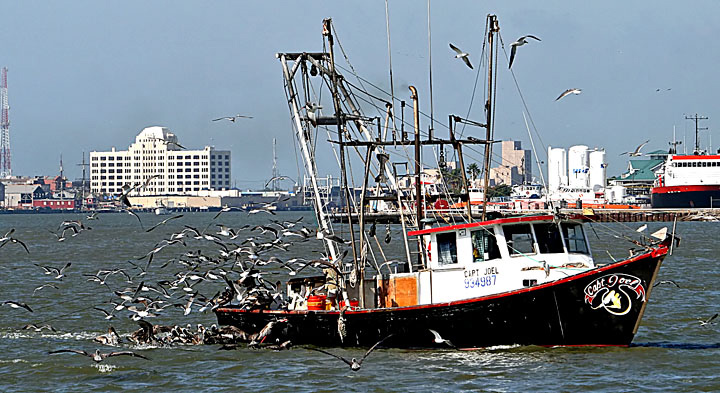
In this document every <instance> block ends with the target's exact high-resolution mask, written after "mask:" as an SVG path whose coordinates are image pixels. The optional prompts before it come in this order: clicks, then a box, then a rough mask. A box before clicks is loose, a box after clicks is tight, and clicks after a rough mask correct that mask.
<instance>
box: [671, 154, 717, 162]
mask: <svg viewBox="0 0 720 393" xmlns="http://www.w3.org/2000/svg"><path fill="white" fill-rule="evenodd" d="M672 159H673V160H702V161H707V160H720V155H712V156H672Z"/></svg>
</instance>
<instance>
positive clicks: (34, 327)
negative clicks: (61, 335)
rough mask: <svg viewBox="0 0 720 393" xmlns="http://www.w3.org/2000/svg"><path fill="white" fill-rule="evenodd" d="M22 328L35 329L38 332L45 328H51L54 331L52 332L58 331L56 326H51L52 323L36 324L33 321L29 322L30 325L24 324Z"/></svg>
mask: <svg viewBox="0 0 720 393" xmlns="http://www.w3.org/2000/svg"><path fill="white" fill-rule="evenodd" d="M22 329H23V330H34V331H36V332H41V331H42V330H43V329H47V330H50V331H52V332H57V329H55V328H54V327H52V326H50V325H48V324H45V325H41V326H38V325H36V324H34V323H31V324H29V325H25V326H23V327H22Z"/></svg>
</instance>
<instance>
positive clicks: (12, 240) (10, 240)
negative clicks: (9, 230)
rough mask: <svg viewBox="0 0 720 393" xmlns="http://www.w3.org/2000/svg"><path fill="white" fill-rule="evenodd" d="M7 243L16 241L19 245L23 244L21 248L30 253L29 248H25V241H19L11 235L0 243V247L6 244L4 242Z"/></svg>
mask: <svg viewBox="0 0 720 393" xmlns="http://www.w3.org/2000/svg"><path fill="white" fill-rule="evenodd" d="M8 243H18V244H20V245H21V246H23V248H24V249H25V252H27V253H28V254H30V250H28V248H27V246H26V245H25V243H23V242H21V241H20V240H18V239H15V238H14V237H11V238H9V239H8V240H6V241H5V242H4V243H2V244H0V248H2V247H3V246H4V245H6V244H8Z"/></svg>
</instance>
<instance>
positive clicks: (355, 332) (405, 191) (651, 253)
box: [215, 15, 674, 348]
mask: <svg viewBox="0 0 720 393" xmlns="http://www.w3.org/2000/svg"><path fill="white" fill-rule="evenodd" d="M487 25H488V28H487V30H486V31H488V35H487V37H486V38H487V48H488V49H487V50H488V51H489V53H488V56H487V58H488V59H491V60H492V59H493V58H494V57H495V56H494V55H493V53H494V51H496V50H497V42H498V40H497V34H498V33H499V24H498V21H497V18H496V17H495V16H494V15H488V18H487ZM333 32H334V30H333V26H332V23H331V20H329V19H328V20H325V21H324V22H323V39H324V43H323V44H324V45H323V47H324V48H327V49H328V51H327V52H299V53H278V54H277V57H278V59H279V60H280V62H281V65H282V69H283V75H284V77H285V82H286V83H285V88H286V93H287V97H288V105H289V108H290V111H291V116H292V120H293V125H294V129H295V134H296V138H297V141H298V144H299V147H300V151H301V152H302V155H303V162H304V165H305V171H306V173H307V176H308V177H309V179H310V184H311V188H312V190H311V191H312V198H313V202H314V207H315V213H316V219H317V225H318V228H317V233H318V238H319V239H322V241H323V244H324V246H325V251H326V255H327V256H326V257H324V258H320V259H315V260H312V259H310V258H308V259H309V260H306V262H305V265H306V266H312V267H319V268H320V269H321V274H319V275H318V274H315V275H310V276H303V277H300V276H297V277H292V278H291V279H289V280H288V281H287V283H286V285H285V286H284V288H285V289H284V290H283V292H284V293H283V295H284V297H285V301H281V302H272V303H264V304H258V303H257V302H239V300H241V299H240V298H241V297H242V296H243V295H242V293H241V292H244V293H247V292H248V291H247V289H248V288H249V286H248V282H249V279H248V277H251V276H253V275H254V276H257V274H254V272H253V271H252V269H250V270H247V271H246V272H245V273H244V274H243V277H242V278H241V279H240V280H237V281H236V282H233V283H230V284H231V286H234V287H236V289H235V291H234V293H233V295H234V296H233V299H234V300H233V302H229V303H227V304H223V305H221V306H219V307H217V308H215V313H216V316H217V319H218V322H219V324H221V325H232V326H235V327H237V328H239V329H241V330H242V331H244V332H248V333H254V332H259V331H260V330H261V329H263V328H264V327H267V326H269V325H270V324H271V323H272V322H273V321H276V322H277V323H278V325H282V328H278V329H277V330H276V331H275V333H274V334H275V335H276V338H277V339H280V337H282V340H291V341H292V342H293V343H294V344H312V345H318V346H371V345H373V344H375V343H376V342H378V341H379V340H381V339H383V338H386V337H388V336H389V338H388V339H386V340H385V341H384V342H383V345H386V346H393V347H437V346H447V345H451V346H453V347H457V348H480V347H490V346H496V345H514V344H519V345H544V346H558V345H559V346H576V345H577V346H581V345H592V346H627V345H629V344H630V343H631V342H632V340H633V337H634V335H635V334H636V332H637V330H638V327H639V326H640V322H641V319H642V316H643V313H644V312H645V308H646V306H647V302H648V299H649V295H650V292H651V290H652V286H653V283H654V281H655V279H656V277H657V274H658V271H659V269H660V266H661V264H662V261H663V259H664V258H665V257H666V255H668V253H669V252H670V251H671V248H672V247H673V241H672V240H673V236H674V231H673V232H672V233H670V234H668V233H667V232H668V231H667V229H665V230H661V231H658V232H657V233H655V234H654V236H655V237H649V238H642V239H640V240H634V239H630V240H631V242H632V243H631V245H632V248H631V249H630V256H629V257H628V258H626V259H621V260H613V261H612V262H610V263H607V264H598V263H596V262H595V260H594V259H593V254H592V251H591V249H590V242H589V240H588V236H587V231H586V230H585V227H584V226H585V224H586V223H587V222H588V221H589V220H590V219H591V217H588V216H583V215H579V214H570V213H566V212H563V211H561V210H560V209H554V210H551V211H546V212H542V213H540V214H535V215H524V216H503V217H500V216H493V215H492V214H490V213H491V212H489V211H487V209H486V206H487V205H488V203H487V201H485V203H483V204H482V206H481V207H480V208H481V210H480V211H479V212H474V211H473V209H472V207H471V204H469V203H464V204H462V205H461V206H463V208H462V209H463V210H462V216H461V218H460V219H459V220H458V219H455V218H453V217H456V216H452V217H450V218H449V217H448V216H442V215H437V214H435V215H434V216H433V214H434V213H432V212H433V209H430V208H429V207H431V206H432V203H433V198H434V197H433V196H431V195H429V194H426V193H424V192H422V188H421V185H422V184H421V183H422V174H423V170H422V168H421V155H422V151H423V147H426V146H431V147H434V146H451V147H452V148H453V149H454V150H455V153H457V157H458V160H459V166H458V167H459V169H461V171H460V172H461V175H462V176H461V184H460V186H459V187H457V188H456V189H454V190H451V189H449V188H446V189H445V190H444V191H442V192H441V194H443V195H441V196H440V197H442V198H444V199H447V200H452V201H455V200H457V201H468V200H469V199H470V198H469V193H470V190H471V187H470V184H469V183H468V181H467V177H466V175H465V169H464V168H465V165H464V162H463V160H464V159H463V147H464V146H466V145H481V146H483V147H484V157H485V158H484V169H485V170H484V176H485V178H484V182H485V183H484V184H485V187H484V189H488V177H489V176H488V174H489V171H488V169H489V167H490V156H491V149H492V144H493V142H494V141H493V127H492V120H493V119H492V114H493V113H494V110H492V109H491V108H492V107H493V94H492V92H493V91H494V87H493V74H494V72H493V62H492V61H491V62H489V63H488V65H487V67H488V86H489V90H488V95H487V97H486V102H485V108H488V109H487V110H486V111H485V113H486V115H487V119H485V121H484V122H483V123H480V122H476V121H472V120H468V119H464V118H462V117H459V116H455V115H450V116H449V125H448V138H445V139H443V138H441V137H439V136H438V135H432V131H430V132H429V133H428V134H426V135H425V136H426V138H423V137H422V135H421V131H420V126H419V109H418V101H419V97H418V92H417V90H416V89H415V88H414V87H412V86H410V93H411V99H412V101H413V123H414V139H410V138H409V137H408V136H407V134H406V132H405V121H404V112H401V113H400V114H399V117H400V118H401V119H402V120H401V123H400V130H397V128H396V127H395V125H394V122H395V119H396V117H398V116H397V115H396V114H395V113H394V109H393V108H394V106H395V104H396V101H397V100H396V98H395V97H394V94H392V95H391V96H390V97H389V98H388V99H387V100H384V101H382V103H383V104H385V105H383V106H384V108H385V110H386V116H385V122H384V125H383V122H382V121H381V119H380V118H379V117H378V118H370V117H367V116H365V115H363V114H362V112H361V109H360V105H359V104H358V99H357V98H356V97H354V96H353V94H354V93H353V90H358V89H357V88H354V87H355V85H354V84H351V83H350V82H348V80H347V79H346V77H344V76H343V75H341V74H340V73H339V71H338V67H337V66H336V64H335V60H334V35H333ZM313 78H315V79H318V80H319V81H320V83H322V84H323V85H324V86H329V88H330V90H331V92H330V93H331V94H330V95H324V96H323V97H331V99H332V106H333V107H334V109H335V113H334V114H333V116H323V115H322V114H321V113H320V111H319V108H320V107H321V106H322V105H320V103H319V102H318V101H315V100H316V99H317V98H316V96H314V94H317V93H316V90H313V89H314V87H313V86H311V85H312V80H313ZM313 92H315V93H313ZM366 98H367V97H366ZM375 99H376V100H377V99H378V98H377V96H375ZM380 107H382V106H380ZM400 107H401V108H402V110H404V107H405V103H404V102H401V103H400ZM459 123H464V124H470V125H474V126H477V127H480V128H483V129H484V130H485V133H484V138H483V139H480V138H474V137H466V138H465V139H462V138H457V137H456V135H455V129H456V125H457V124H459ZM334 128H336V132H333V133H331V132H330V131H329V130H330V129H334ZM324 131H327V137H325V136H322V135H321V136H318V134H321V133H322V132H324ZM322 139H328V140H329V145H330V146H331V147H332V148H333V149H335V152H336V154H337V157H338V161H339V163H340V170H341V179H342V180H341V181H342V184H341V188H342V189H343V190H344V195H343V196H344V198H345V201H346V205H345V207H344V209H345V212H346V215H347V220H346V224H344V225H340V226H337V225H336V228H333V226H332V223H331V222H330V220H329V219H328V214H329V213H328V204H327V203H326V200H325V199H323V192H322V190H320V187H318V183H317V172H318V171H317V166H316V165H317V163H316V159H315V154H317V150H318V149H316V143H315V142H316V141H318V140H322ZM392 149H397V150H400V151H401V152H404V151H406V150H414V156H412V157H410V159H411V162H412V164H413V165H414V171H413V172H411V173H407V172H406V173H405V174H403V171H401V170H398V168H399V167H404V168H407V167H408V166H410V167H412V166H413V165H408V163H402V162H395V161H393V157H396V156H392V155H391V151H392ZM350 152H352V153H353V154H352V156H353V157H356V156H359V157H361V159H360V161H361V165H362V166H361V167H362V168H363V177H362V180H361V181H360V182H353V183H352V184H360V188H361V190H360V192H359V194H358V193H356V192H355V191H351V190H350V187H349V184H350V182H349V181H348V177H349V176H350V175H351V174H352V171H350V170H347V169H346V168H347V164H346V160H349V158H350V157H351V155H350V154H349V153H350ZM355 152H357V154H356V153H355ZM355 168H357V167H355ZM356 170H357V169H356ZM358 172H359V170H358ZM370 182H374V185H373V186H371V187H368V183H370ZM369 190H373V191H372V192H370V191H369ZM378 200H381V201H383V202H385V203H386V204H388V205H394V206H395V208H396V209H397V214H398V215H399V217H400V225H401V226H402V237H401V238H400V239H399V238H398V237H397V236H396V237H395V238H394V239H392V238H391V236H390V233H391V232H390V230H389V226H388V227H387V229H386V233H385V237H384V240H385V242H386V243H389V244H394V245H395V246H396V247H395V249H396V250H402V251H400V254H401V255H402V256H401V257H399V258H397V259H392V258H390V257H388V256H387V254H386V252H384V251H382V250H381V244H382V242H381V241H378V237H379V238H381V239H382V238H383V236H382V234H380V236H378V233H377V232H378V230H377V223H376V222H371V221H369V220H370V218H369V217H371V216H370V215H369V214H368V215H366V210H369V209H368V207H369V206H370V205H371V204H372V202H374V201H378ZM478 215H479V217H477V216H478ZM354 222H357V224H353V223H354ZM345 239H347V240H345ZM623 241H624V240H623ZM343 250H344V251H343ZM411 250H414V251H411ZM296 259H297V258H296ZM255 265H257V263H254V264H253V266H255ZM298 270H302V269H298ZM308 270H310V269H307V270H305V271H308ZM292 274H295V272H293V273H292ZM228 281H229V280H228ZM253 282H254V281H253ZM238 288H239V289H238ZM433 332H436V333H438V334H439V335H440V336H441V337H442V339H443V340H446V341H443V340H439V339H438V340H436V339H434V334H433ZM271 339H272V338H271ZM450 343H451V344H450Z"/></svg>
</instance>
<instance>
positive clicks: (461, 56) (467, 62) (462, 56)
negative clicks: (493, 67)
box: [450, 44, 473, 70]
mask: <svg viewBox="0 0 720 393" xmlns="http://www.w3.org/2000/svg"><path fill="white" fill-rule="evenodd" d="M450 49H452V50H454V51H455V53H457V54H456V55H455V58H456V59H462V61H464V62H465V65H467V66H468V67H470V69H471V70H472V69H473V66H472V64H470V59H468V56H470V54H469V53H466V52H463V51H462V50H460V48H458V47H457V46H455V45H453V44H450Z"/></svg>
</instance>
